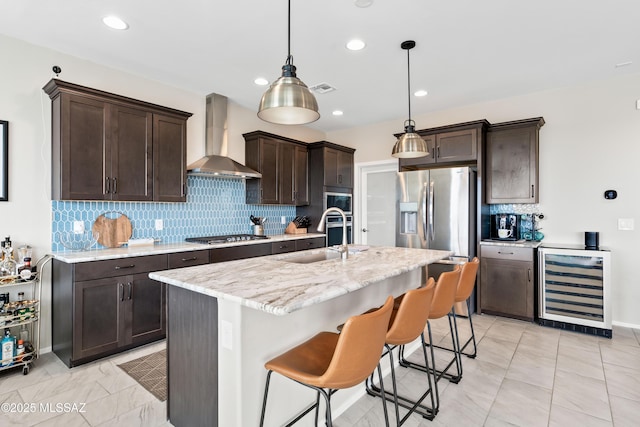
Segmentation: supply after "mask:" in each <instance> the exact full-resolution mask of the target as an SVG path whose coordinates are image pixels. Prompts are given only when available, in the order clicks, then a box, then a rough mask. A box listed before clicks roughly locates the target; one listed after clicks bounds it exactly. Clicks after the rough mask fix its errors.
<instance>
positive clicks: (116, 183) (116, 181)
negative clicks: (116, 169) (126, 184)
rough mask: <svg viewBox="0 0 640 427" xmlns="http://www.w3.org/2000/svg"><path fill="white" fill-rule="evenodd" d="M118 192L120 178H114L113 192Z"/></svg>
mask: <svg viewBox="0 0 640 427" xmlns="http://www.w3.org/2000/svg"><path fill="white" fill-rule="evenodd" d="M117 192H118V178H113V194H116V193H117Z"/></svg>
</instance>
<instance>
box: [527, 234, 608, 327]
mask: <svg viewBox="0 0 640 427" xmlns="http://www.w3.org/2000/svg"><path fill="white" fill-rule="evenodd" d="M538 268H539V275H538V276H539V286H540V288H539V292H538V314H539V320H538V323H539V324H540V325H543V326H551V327H555V328H560V329H567V330H571V331H574V332H584V333H588V334H592V335H599V336H604V337H607V338H611V336H612V326H611V298H610V297H611V286H610V284H611V252H609V251H608V250H589V249H585V248H584V247H582V246H566V245H565V246H553V245H545V246H544V247H540V248H539V249H538Z"/></svg>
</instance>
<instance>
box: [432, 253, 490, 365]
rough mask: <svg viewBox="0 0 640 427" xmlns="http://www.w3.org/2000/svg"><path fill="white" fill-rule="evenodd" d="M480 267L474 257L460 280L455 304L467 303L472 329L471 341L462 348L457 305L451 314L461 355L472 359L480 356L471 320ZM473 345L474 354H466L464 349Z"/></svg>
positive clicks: (465, 267)
mask: <svg viewBox="0 0 640 427" xmlns="http://www.w3.org/2000/svg"><path fill="white" fill-rule="evenodd" d="M479 266H480V260H479V259H478V258H477V257H474V258H473V259H472V260H471V261H468V262H466V263H464V264H463V266H462V272H461V273H460V280H459V281H458V290H457V292H456V299H455V302H456V303H459V302H463V301H466V303H467V313H469V316H468V318H469V326H470V328H471V336H470V337H469V339H467V341H466V342H465V343H464V345H462V346H461V345H460V338H459V335H458V321H457V318H458V315H457V313H456V310H455V305H454V308H453V309H452V310H451V312H450V313H449V316H450V317H453V327H454V328H453V329H452V330H451V333H452V334H454V333H455V335H456V340H457V342H458V349H459V353H460V354H464V355H465V356H467V357H470V358H472V359H473V358H475V357H476V355H477V354H478V346H477V343H476V335H475V332H474V331H473V320H472V319H471V299H470V297H471V292H473V287H474V285H475V284H476V275H477V274H478V267H479ZM471 343H473V352H471V353H465V352H464V349H465V348H467V346H468V345H469V344H471ZM434 347H437V348H441V349H443V350H449V351H453V349H451V348H448V347H440V346H434ZM461 363H462V362H461Z"/></svg>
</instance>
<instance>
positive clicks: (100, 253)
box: [51, 233, 325, 264]
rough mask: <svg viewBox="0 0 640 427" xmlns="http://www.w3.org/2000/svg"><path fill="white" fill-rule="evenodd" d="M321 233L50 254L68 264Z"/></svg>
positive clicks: (270, 240)
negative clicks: (210, 243) (211, 243)
mask: <svg viewBox="0 0 640 427" xmlns="http://www.w3.org/2000/svg"><path fill="white" fill-rule="evenodd" d="M324 236H325V235H324V234H322V233H305V234H277V235H271V236H268V237H269V238H268V239H257V240H243V241H240V242H228V243H216V244H213V245H206V244H201V243H191V242H179V243H156V244H154V245H140V246H127V245H124V246H122V247H119V248H104V249H91V250H87V251H59V252H53V253H52V254H51V256H52V257H53V258H55V259H57V260H58V261H62V262H66V263H68V264H73V263H78V262H88V261H102V260H109V259H120V258H130V257H137V256H146V255H157V254H168V253H175V252H188V251H197V250H201V249H215V248H229V247H234V246H243V245H259V244H267V243H274V242H283V241H288V240H299V239H313V238H315V237H324Z"/></svg>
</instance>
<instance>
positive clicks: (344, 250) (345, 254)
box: [318, 208, 349, 259]
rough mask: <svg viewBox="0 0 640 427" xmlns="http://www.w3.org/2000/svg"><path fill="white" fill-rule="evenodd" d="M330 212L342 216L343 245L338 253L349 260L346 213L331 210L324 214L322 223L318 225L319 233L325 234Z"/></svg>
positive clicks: (338, 209)
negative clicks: (325, 225)
mask: <svg viewBox="0 0 640 427" xmlns="http://www.w3.org/2000/svg"><path fill="white" fill-rule="evenodd" d="M329 212H338V213H339V214H340V215H342V245H340V246H339V247H338V252H340V255H341V257H342V259H347V258H349V248H348V247H347V216H346V215H345V214H344V211H343V210H342V209H340V208H329V209H327V210H326V211H324V212H323V213H322V218H320V223H319V224H318V231H319V232H321V233H322V232H324V222H325V219H326V217H327V213H329Z"/></svg>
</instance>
